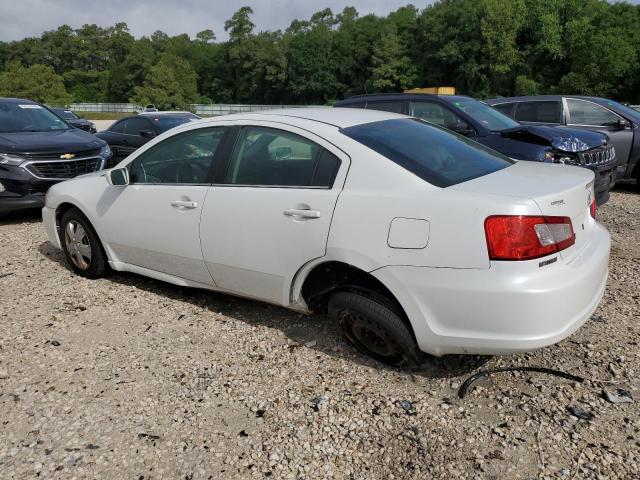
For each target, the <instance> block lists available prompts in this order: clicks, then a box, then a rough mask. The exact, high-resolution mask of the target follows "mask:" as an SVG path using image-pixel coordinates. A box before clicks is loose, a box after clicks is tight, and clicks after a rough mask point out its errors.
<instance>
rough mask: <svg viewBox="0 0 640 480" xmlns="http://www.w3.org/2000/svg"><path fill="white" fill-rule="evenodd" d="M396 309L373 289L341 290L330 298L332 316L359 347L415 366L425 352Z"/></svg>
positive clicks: (380, 357) (380, 358)
mask: <svg viewBox="0 0 640 480" xmlns="http://www.w3.org/2000/svg"><path fill="white" fill-rule="evenodd" d="M396 310H397V309H396V308H394V306H393V304H392V303H391V302H389V301H387V299H386V298H384V297H380V296H378V295H376V294H373V293H372V294H369V293H365V292H337V293H335V294H333V296H332V297H331V298H330V300H329V317H330V318H332V319H334V320H336V321H337V322H338V325H339V326H340V329H341V330H342V333H343V334H344V335H345V337H347V339H348V340H349V341H350V342H351V343H352V344H353V345H354V346H355V347H356V348H357V349H358V350H360V351H361V352H362V353H364V354H366V355H368V356H370V357H372V358H374V359H376V360H378V361H379V362H382V363H386V364H387V365H392V366H394V367H400V368H415V367H416V366H418V365H419V364H420V359H421V357H422V353H421V352H420V349H419V348H418V345H417V343H416V341H415V339H414V337H413V333H412V332H411V330H410V329H409V328H408V327H407V325H406V323H405V322H404V321H403V319H402V316H401V315H402V314H401V313H400V312H397V311H396Z"/></svg>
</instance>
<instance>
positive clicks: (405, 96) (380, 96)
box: [336, 93, 472, 106]
mask: <svg viewBox="0 0 640 480" xmlns="http://www.w3.org/2000/svg"><path fill="white" fill-rule="evenodd" d="M412 99H413V100H427V99H429V100H440V101H443V102H447V103H449V102H453V101H456V100H469V99H472V97H468V96H466V95H436V94H433V93H370V94H365V95H354V96H352V97H349V98H345V99H344V100H340V101H339V102H336V105H338V106H340V105H347V104H349V103H357V102H358V101H360V100H372V101H377V100H412Z"/></svg>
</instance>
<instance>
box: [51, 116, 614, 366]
mask: <svg viewBox="0 0 640 480" xmlns="http://www.w3.org/2000/svg"><path fill="white" fill-rule="evenodd" d="M593 180H594V176H593V172H591V171H589V170H586V169H583V168H578V167H568V166H564V165H549V164H539V163H533V162H514V161H512V160H509V159H508V158H506V157H504V156H502V155H501V154H498V153H496V152H494V151H492V150H489V149H487V148H485V147H483V146H481V145H479V144H477V143H474V142H471V141H469V140H466V139H464V138H462V137H460V136H458V135H456V134H454V133H452V132H450V131H447V130H444V129H442V128H440V127H437V126H435V125H431V124H429V123H426V122H424V121H421V120H417V119H414V118H409V117H405V116H401V115H396V114H391V113H385V112H379V111H372V110H358V109H331V108H327V109H324V108H318V109H296V110H284V111H269V112H261V113H252V114H239V115H230V116H225V117H216V118H213V119H208V120H202V121H197V122H194V123H189V124H185V125H183V126H180V127H177V128H175V129H173V130H170V131H169V132H167V133H165V134H163V135H161V136H159V137H157V138H156V139H154V140H153V141H151V142H149V143H148V144H147V145H145V146H144V147H142V148H140V149H139V150H138V151H136V152H135V153H134V154H132V155H130V156H129V157H128V158H126V159H125V160H123V161H122V162H121V163H120V164H119V165H117V167H116V168H113V169H111V170H106V171H102V172H95V173H93V174H89V175H85V176H83V177H78V178H75V179H73V180H69V181H66V182H64V183H60V184H57V185H54V186H53V187H52V188H51V189H50V190H49V193H48V195H47V198H46V206H45V207H44V209H43V218H44V225H45V228H46V231H47V234H48V237H49V240H50V241H51V243H52V244H54V245H55V246H57V247H59V248H62V249H63V250H64V253H65V255H66V258H67V260H68V263H69V265H70V267H71V268H72V269H73V270H74V271H75V272H76V273H78V274H79V275H83V276H85V277H87V278H96V277H100V276H102V275H104V274H105V273H106V272H107V270H108V269H109V267H110V268H111V269H113V270H118V271H128V272H134V273H138V274H141V275H146V276H149V277H153V278H155V279H158V280H162V281H166V282H169V283H173V284H176V285H181V286H190V287H198V288H205V289H210V290H215V291H220V292H227V293H230V294H233V295H240V296H243V297H249V298H253V299H258V300H261V301H265V302H269V303H273V304H277V305H282V306H284V307H287V308H291V309H293V310H297V311H301V312H309V311H323V310H326V311H328V313H329V316H330V317H331V318H332V319H334V320H336V321H337V322H338V323H339V325H340V327H341V329H342V331H343V332H344V334H345V336H346V337H347V338H348V339H349V340H350V341H351V342H352V343H353V344H354V345H355V346H356V347H357V348H359V349H360V350H362V351H364V352H366V353H367V354H369V355H371V356H373V357H374V358H376V359H378V360H380V361H383V362H386V363H389V364H392V365H397V366H406V365H412V364H415V363H417V362H418V361H419V359H420V357H421V352H427V353H429V354H433V355H443V354H449V353H481V354H497V353H509V352H518V351H523V350H531V349H535V348H539V347H543V346H546V345H550V344H553V343H555V342H558V341H560V340H561V339H563V338H565V337H567V336H568V335H570V334H571V333H572V332H574V331H575V330H576V329H577V328H578V327H580V325H582V324H583V323H584V322H585V320H586V319H588V318H589V316H590V315H591V313H592V312H593V311H594V310H595V308H596V307H597V305H598V303H599V301H600V299H601V298H602V295H603V292H604V289H605V284H606V279H607V271H608V270H607V269H608V258H609V249H610V237H609V234H608V233H607V231H606V230H605V229H604V228H603V227H602V226H601V225H600V224H598V223H597V222H596V220H595V203H594V200H593V199H594V196H593Z"/></svg>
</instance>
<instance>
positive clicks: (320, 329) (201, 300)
mask: <svg viewBox="0 0 640 480" xmlns="http://www.w3.org/2000/svg"><path fill="white" fill-rule="evenodd" d="M38 250H39V252H40V253H41V254H42V255H43V256H45V257H46V258H47V259H49V260H51V261H54V262H56V263H58V264H59V265H60V266H61V267H62V268H65V269H68V266H67V264H66V262H65V259H64V255H63V253H62V252H61V251H60V250H58V249H56V248H54V247H53V246H52V245H51V244H50V243H48V242H43V243H41V244H40V246H39V247H38ZM106 280H107V281H111V282H115V283H119V284H121V285H125V286H128V287H136V288H138V289H142V290H145V291H147V292H150V293H153V294H155V295H158V296H159V297H163V298H169V299H172V300H180V301H183V302H189V303H191V304H193V305H194V306H197V307H201V308H204V309H205V310H207V311H210V312H214V313H217V314H222V315H225V316H228V317H230V318H233V319H235V320H238V321H241V322H245V323H248V324H250V325H252V326H264V327H268V328H276V329H278V330H280V331H282V332H283V333H284V334H285V335H286V336H287V338H288V339H289V344H290V348H298V347H300V348H313V349H314V350H316V351H318V352H321V353H324V354H326V355H331V356H333V357H336V358H340V359H344V360H348V361H350V362H356V363H359V364H361V365H364V366H366V367H369V368H375V369H378V370H388V371H395V372H398V371H399V370H398V369H396V368H393V367H389V366H386V365H384V364H382V363H380V362H377V361H375V360H372V359H370V358H368V357H367V356H365V355H363V354H361V353H360V352H358V351H357V350H356V349H355V348H354V347H353V346H352V345H351V344H349V343H348V342H347V341H346V339H344V337H343V336H342V335H341V334H340V332H339V330H338V328H337V326H336V325H335V324H334V323H333V322H331V321H329V320H328V319H327V317H326V316H325V315H323V314H312V315H304V314H300V313H297V312H294V311H291V310H288V309H286V308H283V307H278V306H275V305H270V304H267V303H263V302H259V301H255V300H249V299H244V298H240V297H234V296H232V295H227V294H223V293H217V292H213V291H209V290H203V289H197V288H187V287H179V286H175V285H172V284H170V283H166V282H162V281H159V280H155V279H152V278H148V277H144V276H142V275H137V274H134V273H129V272H115V271H112V272H110V273H109V274H108V275H107V277H106ZM90 281H91V280H87V282H90ZM491 358H492V357H489V356H482V355H446V356H443V357H433V356H430V355H426V354H425V359H424V362H423V365H422V366H421V367H420V368H418V369H417V370H414V371H412V372H405V373H407V374H409V373H411V374H413V375H417V376H423V377H427V378H450V377H457V376H461V375H466V374H468V373H470V372H472V371H474V370H476V369H477V368H479V367H480V366H482V365H484V364H486V363H487V362H488V361H489V360H490V359H491Z"/></svg>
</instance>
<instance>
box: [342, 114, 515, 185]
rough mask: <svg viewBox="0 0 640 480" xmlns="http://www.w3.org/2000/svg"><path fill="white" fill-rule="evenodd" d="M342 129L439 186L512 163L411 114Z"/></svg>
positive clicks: (491, 151) (490, 171)
mask: <svg viewBox="0 0 640 480" xmlns="http://www.w3.org/2000/svg"><path fill="white" fill-rule="evenodd" d="M341 132H342V133H343V134H345V135H347V136H348V137H350V138H352V139H354V140H356V141H357V142H359V143H361V144H363V145H365V146H366V147H369V148H370V149H371V150H374V151H375V152H377V153H379V154H380V155H383V156H384V157H386V158H388V159H389V160H391V161H392V162H395V163H397V164H398V165H400V166H401V167H403V168H405V169H407V170H409V171H410V172H412V173H414V174H415V175H417V176H418V177H420V178H422V179H423V180H425V181H427V182H429V183H431V184H432V185H435V186H437V187H442V188H445V187H449V186H451V185H455V184H458V183H462V182H466V181H468V180H472V179H474V178H478V177H482V176H484V175H488V174H490V173H493V172H496V171H498V170H502V169H503V168H507V167H509V166H510V165H512V164H513V163H514V162H513V161H512V160H509V158H507V157H505V156H504V155H502V154H500V153H498V152H495V151H493V150H491V149H489V148H487V147H484V146H482V145H480V144H479V143H477V142H474V141H472V140H468V139H466V138H464V137H462V136H460V135H456V134H455V133H453V132H451V131H449V130H445V129H444V128H441V127H436V126H434V125H431V124H428V123H425V122H423V121H421V120H416V119H413V118H407V119H396V120H385V121H382V122H373V123H366V124H363V125H355V126H353V127H349V128H344V129H342V130H341Z"/></svg>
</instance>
